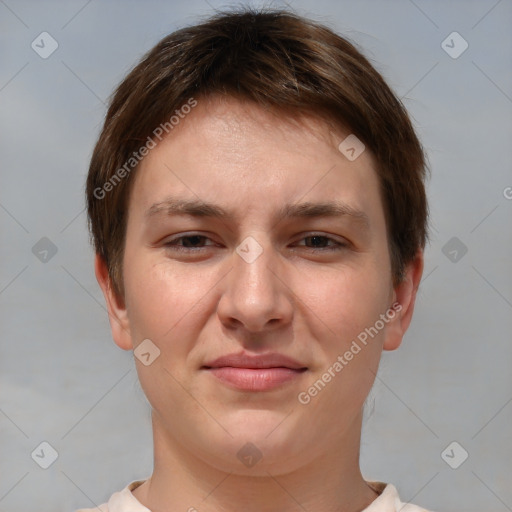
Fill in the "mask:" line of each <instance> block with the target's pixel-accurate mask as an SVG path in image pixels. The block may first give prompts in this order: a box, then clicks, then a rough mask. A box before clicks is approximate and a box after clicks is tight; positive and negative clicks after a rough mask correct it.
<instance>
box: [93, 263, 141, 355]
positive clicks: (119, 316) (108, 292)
mask: <svg viewBox="0 0 512 512" xmlns="http://www.w3.org/2000/svg"><path fill="white" fill-rule="evenodd" d="M94 273H95V274H96V279H97V280H98V284H99V285H100V287H101V290H102V291H103V296H104V297H105V302H106V304H107V311H108V319H109V321H110V330H111V331H112V338H113V339H114V341H115V342H116V345H118V346H119V347H120V348H122V349H123V350H133V343H132V337H131V333H130V322H129V320H128V315H127V313H126V306H125V301H124V300H123V299H122V298H121V297H118V296H117V295H116V294H115V293H114V291H113V289H112V284H111V281H110V276H109V275H108V270H107V265H106V264H105V261H104V260H103V258H102V257H101V256H100V255H99V254H96V256H95V258H94Z"/></svg>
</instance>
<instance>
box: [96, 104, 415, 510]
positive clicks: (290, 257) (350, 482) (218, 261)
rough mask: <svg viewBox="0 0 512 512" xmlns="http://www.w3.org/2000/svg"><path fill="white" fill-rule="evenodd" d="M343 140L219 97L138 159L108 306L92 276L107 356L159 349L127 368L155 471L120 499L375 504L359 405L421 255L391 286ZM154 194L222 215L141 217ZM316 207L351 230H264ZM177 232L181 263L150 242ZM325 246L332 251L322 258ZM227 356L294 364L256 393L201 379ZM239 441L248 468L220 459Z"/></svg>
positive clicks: (383, 241)
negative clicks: (365, 471) (212, 207)
mask: <svg viewBox="0 0 512 512" xmlns="http://www.w3.org/2000/svg"><path fill="white" fill-rule="evenodd" d="M348 134H349V132H342V131H337V132H336V133H334V132H333V131H332V130H331V129H330V128H329V127H328V126H327V125H326V124H325V122H324V121H322V120H321V119H318V118H315V117H304V118H302V120H301V122H292V121H291V119H290V118H287V117H285V116H283V115H279V116H276V115H274V114H272V113H270V112H268V111H264V110H262V109H261V108H260V107H257V106H255V105H252V104H248V103H242V102H240V101H239V100H235V99H233V98H227V99H226V98H224V99H220V98H218V97H210V98H207V99H205V98H201V99H200V101H199V102H198V105H197V107H195V108H194V109H193V110H192V112H191V113H190V114H188V115H187V116H186V118H185V119H183V120H181V121H180V124H179V125H178V126H177V127H175V129H174V130H173V131H172V132H171V133H170V134H169V135H168V136H167V138H165V139H164V140H163V141H162V142H161V143H159V144H158V145H157V147H156V148H154V149H153V150H151V151H150V153H149V154H148V155H147V156H146V157H145V159H144V160H143V161H142V162H141V165H140V167H139V169H138V170H137V173H136V175H135V182H134V184H133V185H134V187H133V189H132V194H131V197H130V200H129V215H128V223H127V236H126V246H125V253H124V260H123V265H124V285H125V297H124V299H123V298H120V297H116V296H115V295H114V294H113V293H112V290H111V287H110V286H109V284H110V283H109V278H108V274H107V270H106V267H105V264H104V262H103V261H102V260H101V259H100V258H99V257H98V256H97V257H96V262H95V270H96V276H97V279H98V282H99V284H100V286H101V288H102V290H103V293H104V296H105V299H106V302H107V306H108V312H109V317H110V324H111V329H112V336H113V339H114V341H115V342H116V344H117V345H118V346H119V347H121V348H123V349H125V350H133V349H134V348H136V347H137V346H138V345H139V343H141V342H142V340H144V339H150V340H151V341H152V342H153V343H154V344H155V345H156V346H157V347H158V348H159V350H160V356H159V357H158V358H156V359H155V360H154V362H153V363H152V364H150V365H148V366H145V365H144V364H142V363H141V362H140V361H139V360H138V359H137V358H135V361H136V366H137V372H138V376H139V379H140V383H141V386H142V388H143V390H144V392H145V394H146V396H147V398H148V401H149V402H150V404H151V407H152V423H153V433H154V464H155V465H154V472H153V475H152V477H151V478H150V479H148V480H147V481H146V482H145V483H144V484H143V485H142V486H140V487H139V488H137V489H136V490H135V491H134V496H135V497H136V498H137V499H138V500H139V501H140V502H141V503H142V504H143V505H145V506H146V507H148V508H150V509H151V510H152V511H153V512H159V511H162V512H163V511H168V510H183V511H186V510H189V509H190V508H191V507H195V508H196V509H197V510H200V511H201V512H219V511H235V510H245V511H248V512H265V511H275V510H279V511H281V512H288V511H290V512H291V511H294V512H295V511H297V510H299V509H300V510H309V511H313V510H314V511H315V512H335V511H336V512H356V511H360V510H362V509H364V508H365V507H367V506H368V505H369V504H370V503H371V502H372V501H373V500H374V499H375V498H376V497H377V493H376V492H375V491H374V490H372V489H371V488H370V487H369V486H368V485H367V484H366V482H365V481H364V479H363V477H362V475H361V472H360V469H359V447H360V435H361V423H362V408H363V405H364V402H365V399H366V397H367V395H368V393H369V391H370V389H371V387H372V385H373V382H374V379H375V374H376V372H377V369H378V364H379V360H380V356H381V353H382V350H394V349H396V348H397V347H398V346H399V345H400V343H401V341H402V337H403V335H404V333H405V331H406V330H407V328H408V326H409V323H410V321H411V317H412V314H413V309H414V302H415V297H416V291H417V288H418V286H419V282H420V279H421V274H422V272H423V253H422V251H421V250H418V253H417V257H416V259H415V260H414V261H413V262H412V263H411V264H410V265H409V266H408V267H407V269H406V277H405V279H404V281H403V282H402V283H400V284H399V285H398V286H396V287H393V284H392V276H391V262H390V257H389V250H388V238H387V233H386V226H385V217H384V210H383V205H382V200H381V197H380V195H379V188H378V178H377V174H376V172H375V161H374V158H373V156H372V154H371V153H370V151H369V150H368V149H366V150H365V151H364V152H363V153H362V154H361V156H359V157H358V158H357V159H356V160H354V161H349V160H348V159H347V158H346V157H345V156H344V155H343V154H342V153H341V152H340V151H339V150H338V149H337V146H338V144H339V143H340V142H341V141H342V140H343V139H344V138H345V137H346V136H347V135H348ZM171 194H172V196H173V197H178V198H183V199H196V200H202V201H208V202H211V203H215V204H216V205H218V206H221V207H222V208H224V209H227V210H232V212H233V215H234V217H233V218H232V219H217V218H209V217H194V216H185V215H172V216H167V215H165V214H164V213H162V214H160V215H155V216H153V217H151V218H150V219H149V220H145V217H144V215H145V212H146V210H147V209H148V208H149V207H150V206H151V205H153V204H155V203H158V202H159V201H163V200H164V199H165V198H166V197H168V196H170V195H171ZM326 200H338V201H343V202H345V203H347V204H348V205H350V206H351V207H352V208H354V209H357V210H360V211H362V212H364V213H365V214H366V216H367V218H368V226H367V228H365V227H364V225H363V223H362V222H361V221H358V220H357V219H355V218H353V217H352V216H350V215H343V216H341V217H335V218H332V217H325V216H324V217H316V218H286V219H283V220H280V221H279V220H278V219H277V218H276V212H278V210H279V209H280V208H281V207H282V206H283V205H284V204H287V203H293V204H295V203H299V202H305V201H308V202H321V201H326ZM185 235H187V236H193V235H201V236H204V237H206V238H204V239H203V238H200V239H192V240H191V239H186V240H184V239H182V240H181V241H180V240H178V241H177V242H176V241H175V242H174V243H175V244H181V249H182V250H181V251H180V250H179V248H177V247H176V245H174V246H171V245H168V246H166V245H165V244H169V243H170V242H171V241H173V240H175V239H176V238H177V237H179V236H185ZM314 235H316V236H321V237H328V239H325V238H320V239H318V238H310V237H312V236H314ZM248 236H252V237H253V238H254V239H255V240H256V241H257V242H258V243H259V245H260V246H261V248H262V250H263V252H262V254H261V255H260V256H259V257H258V258H257V259H256V260H255V261H253V262H252V263H248V262H246V261H245V260H244V259H242V258H241V257H240V256H239V254H238V253H237V252H236V248H237V247H238V246H239V245H240V244H241V242H242V241H243V240H244V239H245V238H246V237H248ZM329 238H330V239H331V240H329ZM187 241H188V242H189V247H184V245H183V244H184V243H186V242H187ZM190 242H192V243H190ZM336 242H340V243H343V244H345V245H344V246H342V247H340V248H339V250H332V251H328V250H326V247H327V248H331V247H338V246H337V245H336ZM190 246H192V248H190ZM395 301H398V302H399V303H400V304H401V307H402V309H401V311H400V312H398V313H396V315H395V317H394V319H393V320H391V321H389V322H388V323H386V324H385V327H384V328H383V329H381V330H380V331H379V333H378V335H377V336H375V337H374V338H373V339H371V341H370V342H369V343H368V344H367V345H366V346H365V347H364V348H362V350H361V351H360V352H359V353H357V355H354V357H353V359H352V360H351V361H349V362H348V364H347V365H346V366H344V368H343V370H342V371H341V372H339V373H337V374H336V376H335V377H334V378H332V380H331V381H330V382H329V383H328V384H327V385H326V386H325V388H324V389H323V390H322V391H321V392H319V393H318V395H317V396H315V397H313V398H311V401H310V402H309V403H308V404H301V403H299V401H298V399H297V396H298V394H299V393H300V392H301V391H304V390H307V389H308V388H309V387H310V386H311V385H312V384H313V383H314V382H315V381H317V380H318V379H319V378H321V376H322V374H323V373H324V372H325V371H326V370H327V369H328V368H329V367H331V366H332V365H333V363H334V362H335V361H336V360H337V357H338V356H339V355H343V354H344V353H345V352H346V351H347V350H348V349H349V347H350V345H351V343H352V341H353V340H355V339H356V338H357V336H358V334H359V333H361V332H362V331H364V329H365V328H368V327H370V326H374V325H375V322H376V320H378V319H379V315H381V314H383V313H385V312H386V311H387V310H388V309H389V308H390V306H391V305H392V304H393V303H394V302H395ZM242 350H245V351H247V352H248V353H250V354H262V353H267V352H279V353H282V354H286V355H288V356H290V357H293V358H294V359H296V360H298V361H299V362H300V363H301V364H302V365H303V366H305V367H307V368H308V369H307V371H305V372H304V373H302V374H300V375H299V376H298V377H297V378H295V379H294V380H292V381H290V382H288V383H285V384H283V385H281V386H280V387H278V388H275V389H272V390H270V391H260V392H251V391H249V392H248V391H240V390H237V389H234V388H232V387H229V386H227V385H225V384H223V383H222V382H220V381H219V380H218V379H217V378H215V377H214V376H212V375H211V373H209V372H207V371H205V370H204V369H201V367H202V366H203V365H204V364H206V362H207V361H209V360H212V359H214V358H216V357H219V356H221V355H225V354H229V353H233V352H235V353H237V352H241V351H242ZM247 442H251V443H253V444H254V445H255V446H256V447H257V449H258V450H259V452H260V453H261V455H262V458H261V459H260V460H259V461H258V462H257V463H256V464H255V465H253V466H252V467H246V466H245V465H244V464H242V463H241V461H240V460H239V459H238V457H237V452H238V451H239V450H240V449H241V448H242V447H243V446H244V445H245V444H246V443H247Z"/></svg>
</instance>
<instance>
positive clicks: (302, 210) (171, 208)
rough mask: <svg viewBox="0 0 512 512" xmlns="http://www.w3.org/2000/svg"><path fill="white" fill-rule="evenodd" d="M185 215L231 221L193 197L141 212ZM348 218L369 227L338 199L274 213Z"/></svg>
mask: <svg viewBox="0 0 512 512" xmlns="http://www.w3.org/2000/svg"><path fill="white" fill-rule="evenodd" d="M161 214H164V215H166V216H172V215H189V216H191V217H212V218H216V219H220V220H226V221H229V220H233V219H234V218H235V217H236V216H235V214H234V213H233V212H232V211H229V210H225V209H224V208H222V207H220V206H218V205H216V204H213V203H208V202H206V201H201V200H196V199H177V198H173V197H168V198H166V199H164V200H163V201H160V202H158V203H155V204H153V205H152V206H150V207H149V208H148V209H147V210H146V213H145V215H144V217H145V219H146V220H149V219H151V218H153V217H154V216H156V215H161ZM317 217H349V218H352V219H354V220H355V221H357V222H358V223H360V224H361V225H363V226H364V227H366V228H369V227H370V221H369V218H368V215H367V214H366V213H364V212H363V211H361V210H358V209H356V208H354V207H352V206H350V205H348V204H346V203H344V202H342V201H326V202H317V203H312V202H304V203H298V204H287V205H285V206H283V207H282V208H281V209H280V210H279V212H278V213H277V216H276V218H277V220H279V221H281V220H283V219H287V218H317Z"/></svg>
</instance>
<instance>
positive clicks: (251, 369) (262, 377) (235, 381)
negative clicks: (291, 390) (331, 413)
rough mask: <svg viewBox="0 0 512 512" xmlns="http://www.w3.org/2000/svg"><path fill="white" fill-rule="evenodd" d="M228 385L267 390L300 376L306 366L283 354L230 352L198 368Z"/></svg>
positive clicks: (238, 387)
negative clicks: (251, 354) (258, 354)
mask: <svg viewBox="0 0 512 512" xmlns="http://www.w3.org/2000/svg"><path fill="white" fill-rule="evenodd" d="M201 369H202V370H206V371H207V372H208V373H210V374H211V375H212V376H214V377H215V378H216V379H218V380H219V381H221V382H222V383H223V384H225V385H227V386H228V387H231V388H235V389H237V390H243V391H267V390H271V389H275V388H277V387H279V386H283V385H285V384H287V383H290V382H293V381H295V380H297V379H298V378H300V375H302V374H303V373H304V372H306V371H307V369H308V368H307V367H306V366H304V365H302V364H300V363H299V362H297V361H295V360H294V359H291V358H289V357H287V356H284V355H282V354H276V353H273V354H266V355H260V356H250V355H248V354H244V353H242V354H230V355H227V356H223V357H220V358H218V359H216V360H214V361H211V362H209V363H207V364H206V365H204V366H202V367H201Z"/></svg>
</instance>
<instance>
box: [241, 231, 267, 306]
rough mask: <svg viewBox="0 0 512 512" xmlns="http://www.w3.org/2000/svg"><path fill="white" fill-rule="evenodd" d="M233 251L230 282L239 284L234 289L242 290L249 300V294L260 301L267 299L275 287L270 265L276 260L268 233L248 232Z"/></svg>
mask: <svg viewBox="0 0 512 512" xmlns="http://www.w3.org/2000/svg"><path fill="white" fill-rule="evenodd" d="M235 252H236V255H234V267H235V268H234V271H235V272H234V274H235V276H234V279H233V283H232V284H235V285H240V286H239V287H238V286H237V290H236V291H237V292H239V291H241V292H243V295H244V296H246V299H249V300H250V296H251V295H255V297H254V299H256V298H257V299H258V300H259V301H260V302H263V301H264V300H265V301H267V300H269V297H270V295H272V294H273V293H274V287H275V286H274V283H272V280H273V279H275V275H274V273H273V272H272V265H273V262H275V261H276V255H275V254H274V248H273V247H272V244H271V242H270V240H269V236H268V234H266V233H264V232H258V233H252V234H250V235H249V236H247V237H246V238H244V240H242V242H241V243H240V244H239V245H238V247H237V248H236V250H235ZM274 266H275V263H274ZM238 288H240V290H238ZM239 298H242V297H239Z"/></svg>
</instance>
